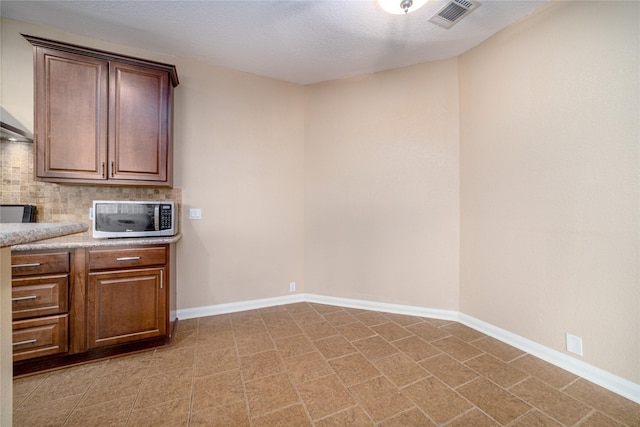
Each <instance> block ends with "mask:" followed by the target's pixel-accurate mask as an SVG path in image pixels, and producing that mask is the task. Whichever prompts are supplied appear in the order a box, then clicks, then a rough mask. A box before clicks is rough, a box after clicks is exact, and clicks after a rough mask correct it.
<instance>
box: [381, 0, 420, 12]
mask: <svg viewBox="0 0 640 427" xmlns="http://www.w3.org/2000/svg"><path fill="white" fill-rule="evenodd" d="M427 1H428V0H378V4H379V5H380V7H381V8H382V9H384V11H385V12H388V13H392V14H394V15H402V14H407V13H411V12H415V11H416V10H418V9H420V8H421V7H422V6H424V5H425V3H427Z"/></svg>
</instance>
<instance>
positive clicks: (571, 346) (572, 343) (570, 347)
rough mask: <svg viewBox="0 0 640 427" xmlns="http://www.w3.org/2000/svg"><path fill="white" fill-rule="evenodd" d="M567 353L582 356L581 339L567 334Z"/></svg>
mask: <svg viewBox="0 0 640 427" xmlns="http://www.w3.org/2000/svg"><path fill="white" fill-rule="evenodd" d="M567 351H568V352H570V353H573V354H577V355H578V356H582V338H580V337H577V336H575V335H571V334H567Z"/></svg>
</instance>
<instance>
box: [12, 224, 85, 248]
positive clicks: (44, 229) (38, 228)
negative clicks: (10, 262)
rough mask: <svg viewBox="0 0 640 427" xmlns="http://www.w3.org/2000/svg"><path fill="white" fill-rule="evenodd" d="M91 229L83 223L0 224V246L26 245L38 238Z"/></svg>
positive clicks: (48, 237)
mask: <svg viewBox="0 0 640 427" xmlns="http://www.w3.org/2000/svg"><path fill="white" fill-rule="evenodd" d="M88 229H89V226H88V225H87V224H82V223H35V224H34V223H26V224H0V247H5V246H14V245H25V246H28V244H29V242H34V241H36V240H42V239H50V238H52V237H57V238H60V237H58V236H65V235H67V234H74V233H82V232H85V231H87V230H88Z"/></svg>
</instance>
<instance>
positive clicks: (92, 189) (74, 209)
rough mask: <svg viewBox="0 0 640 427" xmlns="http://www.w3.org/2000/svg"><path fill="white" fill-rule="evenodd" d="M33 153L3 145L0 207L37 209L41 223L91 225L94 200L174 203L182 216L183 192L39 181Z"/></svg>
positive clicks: (30, 149)
mask: <svg viewBox="0 0 640 427" xmlns="http://www.w3.org/2000/svg"><path fill="white" fill-rule="evenodd" d="M33 150H34V145H33V144H31V143H23V142H4V141H3V142H0V183H1V184H2V186H1V187H0V203H2V204H31V205H36V207H37V209H38V211H37V212H38V222H70V221H72V222H84V223H87V224H89V225H91V224H90V223H91V221H90V220H89V208H90V207H91V205H92V202H93V200H173V201H175V202H176V204H177V205H178V214H180V212H181V208H182V206H181V205H182V190H181V189H180V188H153V187H115V186H102V185H101V186H96V185H72V184H71V185H69V184H53V183H49V182H40V181H36V180H35V179H34V173H33V168H34V163H33ZM180 217H181V216H180V215H178V218H180ZM178 223H180V221H178ZM178 227H180V226H179V225H178Z"/></svg>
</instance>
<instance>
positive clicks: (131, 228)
mask: <svg viewBox="0 0 640 427" xmlns="http://www.w3.org/2000/svg"><path fill="white" fill-rule="evenodd" d="M176 216H177V212H176V205H175V202H131V201H111V200H94V201H93V237H96V238H115V237H154V236H173V235H175V234H176Z"/></svg>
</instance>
